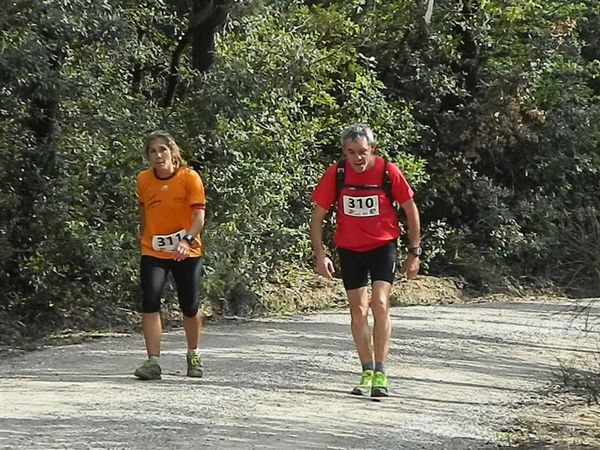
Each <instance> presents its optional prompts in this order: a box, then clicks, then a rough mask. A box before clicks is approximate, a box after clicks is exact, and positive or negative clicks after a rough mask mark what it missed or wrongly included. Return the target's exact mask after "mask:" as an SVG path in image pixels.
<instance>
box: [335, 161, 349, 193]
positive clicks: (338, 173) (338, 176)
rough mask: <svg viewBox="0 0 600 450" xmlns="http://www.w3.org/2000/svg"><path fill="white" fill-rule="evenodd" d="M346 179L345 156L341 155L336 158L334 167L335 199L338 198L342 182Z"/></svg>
mask: <svg viewBox="0 0 600 450" xmlns="http://www.w3.org/2000/svg"><path fill="white" fill-rule="evenodd" d="M345 181H346V158H344V157H343V156H342V157H341V158H340V159H338V162H337V166H336V169H335V201H336V202H337V201H338V199H339V198H340V194H341V192H342V188H343V187H344V182H345Z"/></svg>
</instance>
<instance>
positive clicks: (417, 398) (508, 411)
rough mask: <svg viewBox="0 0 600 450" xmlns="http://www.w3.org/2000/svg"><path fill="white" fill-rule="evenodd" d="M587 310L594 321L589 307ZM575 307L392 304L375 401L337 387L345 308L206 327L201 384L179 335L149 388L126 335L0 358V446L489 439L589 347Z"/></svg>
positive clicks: (349, 357) (346, 365)
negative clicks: (387, 389)
mask: <svg viewBox="0 0 600 450" xmlns="http://www.w3.org/2000/svg"><path fill="white" fill-rule="evenodd" d="M590 307H591V310H590V312H591V314H592V315H595V316H596V317H598V313H599V312H600V300H597V301H594V302H592V303H591V304H590ZM576 309H577V305H576V304H575V303H574V302H571V301H568V300H561V301H558V300H553V301H546V302H536V303H533V302H528V301H515V302H508V303H502V302H494V303H467V304H462V305H447V306H416V307H402V308H394V309H393V311H392V316H393V327H394V328H393V343H392V349H391V355H390V360H389V363H388V374H389V377H390V383H391V389H392V392H393V396H392V397H390V398H389V399H385V400H384V401H382V402H380V403H375V402H372V401H371V400H370V399H367V398H360V397H353V396H350V395H349V394H348V391H349V389H350V388H351V386H352V385H353V384H354V383H355V382H356V381H357V380H358V377H359V366H358V363H357V359H356V356H355V353H354V350H353V345H352V342H351V338H350V332H349V316H348V313H347V311H330V312H325V313H317V314H309V315H302V316H293V317H278V318H265V319H257V320H243V321H229V322H220V323H214V324H210V325H208V326H207V327H206V330H205V334H204V340H203V344H202V345H203V358H204V364H205V368H206V371H207V374H206V377H205V378H204V379H201V380H193V379H188V378H186V377H185V376H183V374H184V373H185V357H184V339H183V334H182V332H181V331H176V332H170V333H167V334H165V336H164V344H163V353H162V357H161V360H162V366H163V379H162V380H161V381H153V382H141V381H137V380H135V379H134V378H133V376H132V372H133V369H134V368H135V367H136V366H137V365H139V363H141V361H142V360H143V356H144V355H143V351H142V348H143V340H142V337H141V336H138V335H135V336H127V337H117V338H107V339H101V340H95V341H92V342H88V343H85V344H81V345H70V346H64V347H52V348H47V349H45V350H42V351H38V352H32V353H28V354H25V355H22V356H18V357H12V358H9V359H4V360H2V361H0V377H1V378H0V447H2V448H23V449H59V448H69V449H88V448H94V449H100V448H102V449H106V448H111V449H112V448H114V449H147V448H161V449H162V448H164V449H173V448H211V449H212V448H216V449H229V448H231V449H238V448H239V449H411V450H413V449H450V450H454V449H486V448H496V447H497V446H498V444H499V443H500V444H505V443H506V442H507V436H508V434H507V430H509V429H510V428H511V427H512V426H513V425H514V423H515V420H516V419H519V420H521V421H522V420H523V417H525V419H527V418H528V417H529V416H535V415H539V414H545V413H546V412H547V411H549V407H548V405H547V404H546V405H544V403H545V401H544V397H543V396H539V395H538V392H539V391H540V390H543V389H544V388H545V387H546V386H548V383H549V380H550V379H551V378H552V376H553V375H552V374H553V373H555V372H556V371H557V370H558V368H559V365H560V364H561V363H563V364H564V363H566V362H568V364H582V363H583V360H584V359H586V358H590V357H591V356H593V355H594V354H597V353H598V346H597V342H598V324H597V323H595V324H594V323H593V321H590V320H589V317H588V316H587V315H582V314H579V315H578V314H576V313H575V311H576ZM594 327H595V328H594ZM586 328H587V329H588V330H591V331H588V332H584V329H586ZM546 403H547V402H546ZM550 409H552V407H550ZM532 419H535V417H532Z"/></svg>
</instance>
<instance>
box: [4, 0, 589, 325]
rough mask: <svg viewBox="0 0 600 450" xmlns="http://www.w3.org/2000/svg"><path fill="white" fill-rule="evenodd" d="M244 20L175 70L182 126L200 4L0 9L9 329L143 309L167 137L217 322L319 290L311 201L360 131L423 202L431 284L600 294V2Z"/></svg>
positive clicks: (285, 12)
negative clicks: (188, 192)
mask: <svg viewBox="0 0 600 450" xmlns="http://www.w3.org/2000/svg"><path fill="white" fill-rule="evenodd" d="M234 3H235V4H236V7H235V8H234V9H233V10H232V12H231V14H230V16H229V17H228V19H227V21H226V22H225V25H224V28H223V29H222V30H219V33H218V34H217V36H216V41H215V49H214V56H215V62H214V64H213V66H212V67H211V68H210V70H208V71H207V72H205V73H198V72H196V71H194V70H193V69H191V63H190V62H191V52H190V49H189V48H188V49H186V51H184V52H182V54H181V58H180V60H179V62H178V65H177V67H176V68H177V77H178V84H177V87H176V90H175V95H174V102H173V106H169V107H158V106H157V105H161V104H163V102H162V100H163V97H164V93H165V86H166V83H167V81H168V80H169V79H170V78H169V77H171V76H172V75H173V74H172V73H171V72H170V70H171V67H170V65H171V63H172V58H173V55H174V54H175V53H174V52H175V48H176V47H177V45H178V44H179V43H181V39H182V38H183V37H184V36H186V31H187V27H188V24H189V19H190V11H189V5H188V4H185V2H180V1H176V0H161V1H157V2H131V1H126V2H115V1H112V0H101V1H96V2H91V1H89V0H78V1H74V2H64V1H61V2H50V1H42V2H32V1H22V2H12V3H9V4H7V5H5V11H4V14H3V16H2V17H1V18H0V24H1V25H2V27H1V30H2V32H1V33H0V69H1V70H0V82H1V83H2V89H0V164H2V166H3V167H5V168H7V170H3V171H0V185H1V186H2V187H3V196H2V198H0V282H1V283H2V285H3V286H4V288H5V293H6V295H5V296H4V297H3V300H2V302H1V303H0V308H4V309H11V310H13V311H16V312H17V313H18V314H20V315H21V316H22V317H23V318H25V319H27V320H31V321H34V320H36V318H37V317H38V316H39V317H52V318H55V319H56V320H57V321H60V320H67V318H69V317H71V318H72V317H73V315H75V314H77V313H76V311H79V312H82V314H86V315H89V316H94V315H98V314H100V315H102V314H104V311H106V310H108V309H110V308H112V309H114V308H115V306H116V307H122V308H127V309H133V308H135V304H136V301H137V295H138V292H137V290H138V288H137V284H138V282H137V276H138V275H137V265H138V248H137V241H136V234H137V232H136V228H137V223H136V222H137V211H136V202H135V198H134V179H135V175H136V173H137V172H138V171H139V170H142V169H143V168H144V167H145V164H146V163H145V162H144V161H143V158H142V157H141V154H140V150H141V145H142V142H141V140H142V137H143V136H144V135H145V134H146V133H147V132H148V131H150V130H152V129H156V128H168V129H170V130H171V131H172V132H173V133H174V134H175V136H176V137H177V138H178V142H179V143H180V144H181V146H182V148H183V149H184V152H185V155H186V156H187V158H188V160H190V161H193V162H194V164H195V165H197V167H199V169H200V172H201V175H202V177H203V179H204V181H205V184H206V187H207V193H208V222H207V227H206V232H205V236H204V239H205V241H206V250H207V255H206V263H207V264H206V266H207V277H206V279H205V283H204V284H205V288H206V295H207V296H208V297H209V298H210V300H211V301H212V302H213V306H214V307H215V308H217V309H221V310H224V311H225V310H242V309H244V308H246V307H247V308H246V309H249V310H258V309H260V308H266V309H273V308H275V309H278V308H279V309H280V310H283V309H286V308H289V304H287V303H285V302H280V303H281V304H279V303H278V305H279V306H277V305H275V304H267V303H265V302H264V299H263V298H262V294H263V293H265V292H267V291H269V288H268V287H267V286H274V285H276V286H279V285H281V286H286V289H291V291H290V296H295V295H296V294H297V292H296V293H293V285H294V283H296V284H297V285H298V287H297V289H298V291H301V290H302V289H303V287H302V286H304V285H305V284H307V283H306V282H305V281H302V282H300V281H297V280H296V279H295V278H294V277H293V276H292V275H291V273H292V272H293V270H291V269H290V268H295V267H303V268H305V267H310V265H311V264H312V262H311V260H310V253H311V252H310V248H309V242H308V229H307V228H308V217H309V213H310V208H311V205H310V202H309V195H310V192H311V190H312V188H313V186H314V185H315V183H316V182H317V181H318V179H319V177H320V175H321V174H322V173H323V170H324V169H325V168H326V167H327V165H328V164H330V163H332V162H333V161H334V160H336V159H337V157H338V154H339V143H338V135H339V132H340V131H341V129H342V128H343V127H344V126H346V125H347V124H349V123H352V122H357V121H360V122H365V123H368V124H369V125H371V126H372V127H373V128H374V129H375V131H376V134H377V136H378V148H379V151H380V152H381V153H382V154H384V155H385V156H387V157H388V158H390V159H391V160H392V161H394V162H395V163H396V164H398V165H399V166H400V167H401V168H402V170H403V171H404V172H405V174H406V175H407V178H408V179H409V181H410V183H411V185H412V186H413V188H415V190H416V192H417V204H418V206H419V208H420V210H421V213H422V222H423V228H424V230H423V236H424V244H425V247H426V249H427V252H426V255H427V259H426V261H425V263H426V268H427V269H428V270H429V271H430V272H432V273H442V274H449V273H452V274H456V275H461V276H463V277H465V278H466V279H467V280H468V281H470V282H471V283H472V284H474V285H475V286H480V287H486V286H487V287H490V288H491V287H493V286H494V285H497V284H498V283H499V282H506V280H509V281H510V282H512V283H515V284H520V283H521V282H522V281H523V279H524V276H525V275H526V277H525V278H526V279H527V281H531V280H536V279H544V280H550V281H552V282H555V283H557V284H559V285H561V286H568V287H571V288H574V287H581V286H584V287H585V288H586V289H587V291H588V292H597V291H598V289H600V279H599V275H598V273H599V267H600V256H599V255H598V252H597V249H598V248H599V243H598V221H597V218H598V216H599V209H600V200H599V199H600V195H599V194H600V186H599V185H598V179H599V175H600V174H599V170H600V157H599V156H598V155H599V154H598V148H599V147H600V125H599V124H600V106H599V105H600V102H599V101H598V100H599V96H600V62H599V58H600V41H599V40H598V34H597V29H598V25H599V24H600V5H599V4H598V2H597V1H593V0H587V1H582V2H574V3H573V2H571V3H569V2H562V1H559V0H549V1H544V2H542V1H541V0H540V1H536V0H528V1H523V2H508V3H507V2H500V1H497V0H486V1H481V2H468V1H452V2H435V9H434V14H433V19H434V20H433V22H432V23H431V24H430V25H426V24H425V23H424V22H423V14H424V9H425V2H423V4H422V5H421V4H419V3H415V2H409V1H405V0H400V1H395V2H389V1H384V0H374V1H369V2H365V1H363V0H356V1H328V2H313V1H311V2H304V3H303V2H282V1H279V0H272V1H266V0H265V1H250V2H234ZM307 4H310V5H311V6H307ZM317 4H319V5H321V6H317ZM171 79H172V78H171ZM295 280H296V281H295ZM286 292H287V291H286ZM580 293H581V294H582V295H583V294H585V292H580ZM240 299H245V300H243V302H242V303H243V304H244V305H242V306H243V307H242V306H240V305H237V306H236V305H235V303H236V302H238V303H239V302H240V301H241V300H240ZM282 305H285V306H282ZM238 306H239V307H238Z"/></svg>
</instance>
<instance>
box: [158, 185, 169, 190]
mask: <svg viewBox="0 0 600 450" xmlns="http://www.w3.org/2000/svg"><path fill="white" fill-rule="evenodd" d="M160 190H161V191H168V190H169V185H168V184H163V185H162V186H161V187H160Z"/></svg>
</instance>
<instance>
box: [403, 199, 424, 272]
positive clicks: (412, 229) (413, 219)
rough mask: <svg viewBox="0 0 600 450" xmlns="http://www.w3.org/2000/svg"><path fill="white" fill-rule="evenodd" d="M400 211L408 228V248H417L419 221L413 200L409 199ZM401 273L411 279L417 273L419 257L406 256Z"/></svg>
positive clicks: (419, 231) (418, 244) (410, 254)
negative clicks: (402, 212) (404, 216)
mask: <svg viewBox="0 0 600 450" xmlns="http://www.w3.org/2000/svg"><path fill="white" fill-rule="evenodd" d="M401 206H402V209H403V210H404V213H405V214H406V227H407V228H408V247H409V248H414V247H419V246H420V244H421V219H420V216H419V210H418V209H417V205H416V204H415V202H414V200H412V199H410V200H409V201H407V202H404V203H402V205H401ZM402 272H405V273H406V278H408V279H409V280H410V279H413V278H415V277H416V276H417V273H418V272H419V257H418V256H416V255H414V254H413V253H411V252H408V254H407V255H406V260H405V261H404V264H403V265H402Z"/></svg>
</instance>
